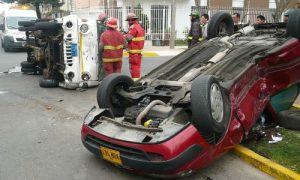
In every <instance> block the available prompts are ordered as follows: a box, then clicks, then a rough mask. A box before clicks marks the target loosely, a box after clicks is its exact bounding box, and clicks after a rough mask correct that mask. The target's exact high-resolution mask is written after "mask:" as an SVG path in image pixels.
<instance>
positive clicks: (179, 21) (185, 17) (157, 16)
mask: <svg viewBox="0 0 300 180" xmlns="http://www.w3.org/2000/svg"><path fill="white" fill-rule="evenodd" d="M194 10H198V11H199V13H200V14H203V13H207V14H209V16H210V17H211V16H213V14H215V13H216V12H219V11H224V12H228V13H230V14H233V13H235V12H238V13H240V14H241V20H242V22H243V23H255V20H256V16H257V15H263V16H265V17H266V20H267V22H273V20H272V12H273V10H270V9H253V8H251V9H247V8H232V7H215V8H211V9H208V8H207V7H203V6H199V7H195V6H191V7H184V8H183V7H179V8H177V9H176V20H175V29H176V37H175V39H185V38H186V37H187V33H188V30H189V28H190V17H189V14H190V12H191V11H194ZM101 12H105V13H107V14H108V15H109V16H110V17H114V18H117V19H118V20H119V23H118V24H119V30H124V31H127V30H128V25H127V22H126V21H125V20H126V15H127V14H128V13H129V12H130V7H129V6H125V7H115V8H109V9H104V8H101V7H99V8H95V9H82V10H77V11H75V12H72V14H77V15H78V16H80V17H84V18H91V19H95V20H96V17H97V15H98V14H99V13H101ZM134 12H135V13H136V15H137V16H138V17H139V21H140V23H141V25H142V26H143V27H144V29H145V32H146V39H147V40H160V41H161V42H160V43H161V44H160V45H166V44H165V43H166V42H167V41H168V40H169V39H170V36H171V35H170V29H171V6H170V5H150V6H148V7H147V8H143V7H141V6H137V7H135V9H134Z"/></svg>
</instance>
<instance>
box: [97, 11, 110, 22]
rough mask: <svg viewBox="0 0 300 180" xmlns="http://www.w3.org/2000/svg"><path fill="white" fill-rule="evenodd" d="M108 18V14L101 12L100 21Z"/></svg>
mask: <svg viewBox="0 0 300 180" xmlns="http://www.w3.org/2000/svg"><path fill="white" fill-rule="evenodd" d="M107 18H108V16H107V14H106V13H104V12H102V13H100V14H99V16H98V20H99V21H105V20H106V19H107Z"/></svg>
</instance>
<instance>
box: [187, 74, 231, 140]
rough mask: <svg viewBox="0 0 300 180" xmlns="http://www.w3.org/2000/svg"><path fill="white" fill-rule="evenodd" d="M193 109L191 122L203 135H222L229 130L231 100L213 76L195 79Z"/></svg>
mask: <svg viewBox="0 0 300 180" xmlns="http://www.w3.org/2000/svg"><path fill="white" fill-rule="evenodd" d="M191 110H192V118H191V122H192V124H193V125H194V126H195V127H196V128H197V129H198V130H199V131H200V132H201V133H202V135H206V136H214V135H215V134H218V135H222V134H224V132H225V131H226V130H227V127H228V122H229V117H228V116H229V113H230V104H229V100H228V98H227V97H226V96H225V95H224V91H223V90H222V88H221V86H220V85H219V83H218V81H217V80H216V79H215V78H214V77H213V76H210V75H205V76H199V77H197V78H196V79H195V80H194V81H193V84H192V89H191ZM214 142H216V141H214Z"/></svg>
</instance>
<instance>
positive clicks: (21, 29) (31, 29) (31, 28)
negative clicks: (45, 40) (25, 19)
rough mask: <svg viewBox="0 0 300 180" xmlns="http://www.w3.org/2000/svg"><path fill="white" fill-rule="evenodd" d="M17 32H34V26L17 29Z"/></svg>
mask: <svg viewBox="0 0 300 180" xmlns="http://www.w3.org/2000/svg"><path fill="white" fill-rule="evenodd" d="M18 29H19V31H36V28H35V26H30V27H19V28H18Z"/></svg>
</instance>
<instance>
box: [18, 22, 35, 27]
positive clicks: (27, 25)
mask: <svg viewBox="0 0 300 180" xmlns="http://www.w3.org/2000/svg"><path fill="white" fill-rule="evenodd" d="M34 24H35V21H19V22H18V25H19V26H24V27H29V26H33V25H34Z"/></svg>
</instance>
